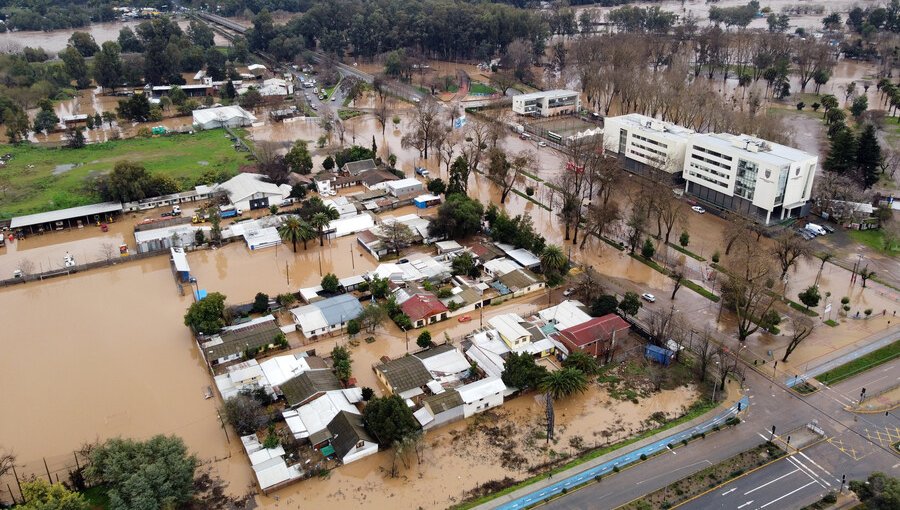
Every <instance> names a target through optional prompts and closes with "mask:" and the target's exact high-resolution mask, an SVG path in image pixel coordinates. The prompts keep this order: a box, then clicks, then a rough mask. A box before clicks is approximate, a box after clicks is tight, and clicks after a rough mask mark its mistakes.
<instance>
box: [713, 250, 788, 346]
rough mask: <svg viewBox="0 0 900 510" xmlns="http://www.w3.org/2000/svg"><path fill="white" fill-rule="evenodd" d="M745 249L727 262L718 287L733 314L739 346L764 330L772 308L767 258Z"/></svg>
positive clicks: (773, 302) (773, 295)
mask: <svg viewBox="0 0 900 510" xmlns="http://www.w3.org/2000/svg"><path fill="white" fill-rule="evenodd" d="M764 255H765V254H762V253H760V252H759V251H758V250H755V249H753V248H752V247H750V246H748V247H747V249H744V250H741V251H740V252H739V253H738V254H736V255H735V256H734V257H733V258H732V259H731V264H730V265H729V268H728V271H727V272H726V277H727V278H726V280H725V281H724V282H723V284H722V297H723V300H724V303H723V304H725V305H727V306H728V307H729V308H731V309H732V310H734V312H735V314H736V315H737V319H738V331H737V333H738V340H739V341H741V342H743V341H744V340H746V339H747V337H749V336H750V335H752V334H753V333H755V332H756V331H757V330H759V328H760V327H763V326H765V328H766V329H768V327H769V326H771V325H772V324H769V320H768V316H769V312H770V311H771V310H772V307H773V306H774V304H775V300H776V294H775V292H773V291H772V288H773V287H774V285H775V283H774V280H773V275H772V272H771V264H770V262H769V260H768V257H765V256H764Z"/></svg>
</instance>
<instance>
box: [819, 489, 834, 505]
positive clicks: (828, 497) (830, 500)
mask: <svg viewBox="0 0 900 510" xmlns="http://www.w3.org/2000/svg"><path fill="white" fill-rule="evenodd" d="M822 503H825V504H826V505H833V504H835V503H837V494H835V493H834V492H829V493H828V494H826V495H825V496H823V497H822Z"/></svg>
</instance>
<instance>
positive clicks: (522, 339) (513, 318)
mask: <svg viewBox="0 0 900 510" xmlns="http://www.w3.org/2000/svg"><path fill="white" fill-rule="evenodd" d="M488 323H489V324H490V325H491V327H493V328H494V329H496V330H497V332H498V333H500V338H502V339H503V342H504V343H506V345H507V346H509V348H510V349H512V350H515V349H516V348H518V347H520V346H522V345H524V344H527V343H528V342H531V333H529V332H528V330H527V329H525V327H524V326H523V325H522V324H523V323H525V320H524V319H523V318H521V317H519V315H518V314H515V313H504V314H502V315H497V316H496V317H491V318H490V320H488Z"/></svg>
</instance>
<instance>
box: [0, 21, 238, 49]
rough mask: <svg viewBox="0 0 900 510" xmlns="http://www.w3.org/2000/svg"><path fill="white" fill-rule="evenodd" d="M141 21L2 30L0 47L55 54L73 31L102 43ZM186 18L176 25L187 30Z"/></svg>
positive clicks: (222, 43)
mask: <svg viewBox="0 0 900 510" xmlns="http://www.w3.org/2000/svg"><path fill="white" fill-rule="evenodd" d="M140 24H141V21H110V22H107V23H92V24H91V25H89V26H86V27H82V28H74V29H66V30H53V31H51V32H41V31H39V30H37V31H35V30H22V31H17V32H4V33H2V34H0V47H2V48H3V51H9V50H21V49H22V48H24V47H26V46H28V47H31V48H44V49H45V50H47V52H48V53H50V54H56V53H58V52H60V51H62V50H64V49H66V45H67V44H68V42H69V38H70V37H72V34H73V33H75V32H87V33H89V34H91V36H93V37H94V40H95V41H97V44H98V45H102V44H103V43H105V42H106V41H116V40H118V38H119V31H120V30H122V29H123V28H125V27H130V28H131V30H136V29H137V26H138V25H140ZM189 24H190V22H189V21H188V20H184V19H179V20H178V26H180V27H181V29H182V30H184V31H185V32H187V29H188V25H189ZM215 43H216V45H219V46H227V45H228V41H227V40H226V39H225V38H223V37H222V36H221V35H220V34H218V33H216V34H215Z"/></svg>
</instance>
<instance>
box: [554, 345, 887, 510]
mask: <svg viewBox="0 0 900 510" xmlns="http://www.w3.org/2000/svg"><path fill="white" fill-rule="evenodd" d="M898 376H900V360H895V361H893V362H891V363H888V364H886V365H884V366H883V367H878V368H877V369H875V370H872V371H869V372H865V373H863V374H861V375H859V376H858V377H856V378H854V379H849V380H847V381H844V382H842V383H840V384H837V385H835V386H833V387H830V388H823V389H821V390H819V391H818V392H816V393H813V394H811V395H808V396H806V397H802V398H801V397H799V396H798V395H796V394H795V393H793V392H792V391H789V390H788V389H787V387H786V386H785V385H784V384H782V383H781V382H780V381H779V380H777V379H776V381H775V382H774V383H773V382H772V380H771V379H769V378H768V377H767V376H764V375H762V374H760V373H758V372H756V371H754V370H748V371H747V372H746V380H745V386H746V392H747V395H748V396H749V399H750V402H751V405H750V408H749V412H748V413H747V414H746V416H745V417H744V423H742V424H741V425H739V426H738V427H736V428H735V429H733V430H730V431H729V432H728V433H721V434H713V435H711V436H709V437H707V438H706V439H704V440H703V441H702V443H699V444H698V443H693V444H692V445H688V446H687V447H686V448H680V449H678V450H676V452H675V453H676V454H673V455H669V454H665V455H659V456H656V457H652V458H651V459H649V460H648V461H646V462H643V463H641V464H639V465H637V466H635V467H634V468H631V469H627V470H624V471H622V472H621V473H619V474H616V475H614V476H613V477H611V478H610V479H609V480H608V481H606V480H604V481H602V482H601V483H599V484H591V485H588V486H586V487H585V488H583V489H581V490H578V491H574V492H571V493H569V494H568V495H567V496H565V497H563V498H560V499H557V500H554V501H552V502H551V503H549V504H547V505H546V507H548V508H553V509H576V508H579V509H580V508H597V509H608V508H616V507H618V506H620V505H623V504H625V503H627V502H628V501H631V500H633V499H635V498H638V497H640V496H642V495H644V494H648V493H650V492H653V491H655V490H657V489H660V488H662V487H664V486H666V485H668V484H670V483H672V482H675V481H677V480H680V479H682V478H684V477H686V476H688V475H690V474H692V473H695V472H697V471H700V470H701V469H703V468H705V467H707V466H710V465H713V464H716V463H719V462H721V461H723V460H725V459H728V458H730V457H732V456H734V455H735V454H737V453H739V452H741V451H744V450H747V449H750V448H752V447H754V446H756V445H758V444H760V443H762V442H764V441H765V440H767V439H769V435H770V433H771V428H772V426H773V425H775V427H776V441H778V440H780V441H782V442H783V441H786V439H787V438H786V437H785V436H786V435H788V434H789V432H791V431H793V430H796V429H797V428H800V427H805V426H806V425H807V424H808V423H810V422H812V421H813V420H816V422H817V425H818V426H819V427H821V428H822V429H823V430H824V432H825V434H826V438H825V439H824V440H822V441H821V442H819V443H816V444H814V445H812V446H810V447H808V448H806V449H804V450H803V451H802V452H800V453H795V454H793V455H791V457H790V458H791V459H792V460H788V459H785V460H781V461H778V462H776V463H773V464H771V465H769V466H766V467H765V468H763V469H760V470H759V471H756V472H754V473H751V474H750V475H747V476H745V477H743V478H739V479H737V480H735V481H733V482H732V483H730V484H728V485H726V486H724V487H721V488H717V489H716V490H715V491H712V492H710V493H708V494H706V495H704V496H702V497H701V498H698V499H696V500H694V501H692V502H690V503H689V505H685V507H686V508H738V507H739V506H740V505H742V504H745V503H747V501H750V500H753V503H751V504H749V505H747V506H745V507H743V508H744V509H745V510H753V509H756V508H769V509H772V508H778V509H782V508H799V507H802V506H804V505H807V504H809V503H812V502H814V501H816V500H818V499H819V498H820V497H821V496H822V495H824V494H825V493H826V492H828V491H829V490H837V489H839V488H840V478H841V475H846V476H847V480H854V479H864V478H865V477H866V476H867V475H868V474H869V473H871V472H872V471H883V472H886V473H889V474H892V475H893V476H897V473H898V467H900V456H896V455H894V454H892V453H891V452H890V445H891V443H892V442H897V441H900V417H898V416H895V415H894V414H888V415H887V416H885V414H884V413H878V414H856V413H851V412H849V411H848V410H847V409H846V407H847V406H848V405H849V404H850V403H853V402H855V401H856V399H858V398H859V392H860V389H861V387H862V386H863V385H865V387H866V391H867V392H868V393H870V394H872V393H876V392H878V391H880V390H882V389H886V388H889V387H891V386H893V385H895V384H897V382H898ZM786 466H792V467H786ZM794 468H797V469H800V470H799V471H797V472H795V473H792V474H791V475H790V476H787V477H785V478H782V479H780V480H777V481H775V482H773V483H771V484H770V485H766V486H764V487H762V488H759V489H758V490H756V491H754V492H752V493H751V494H750V495H751V496H754V497H748V498H746V499H744V500H743V501H736V498H737V496H741V497H743V496H745V495H746V493H747V492H749V491H750V490H751V489H754V488H756V487H758V486H760V485H763V484H764V483H767V482H771V481H773V480H776V479H778V478H779V477H780V476H782V475H784V474H785V473H786V471H785V469H787V471H793V469H794ZM804 473H805V474H804ZM812 478H815V479H816V481H812ZM786 488H787V489H788V490H785V489H786ZM731 489H735V490H734V491H732V492H729V493H728V494H726V495H725V496H729V497H728V498H726V497H725V496H722V493H724V492H727V491H730V490H731ZM792 491H796V492H792ZM788 493H791V494H790V495H789V496H787V497H785V498H783V499H781V500H778V501H777V502H775V503H772V504H769V505H768V506H765V507H763V506H762V505H767V504H768V503H770V502H773V501H775V500H776V498H778V497H781V496H785V495H786V494H788Z"/></svg>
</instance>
